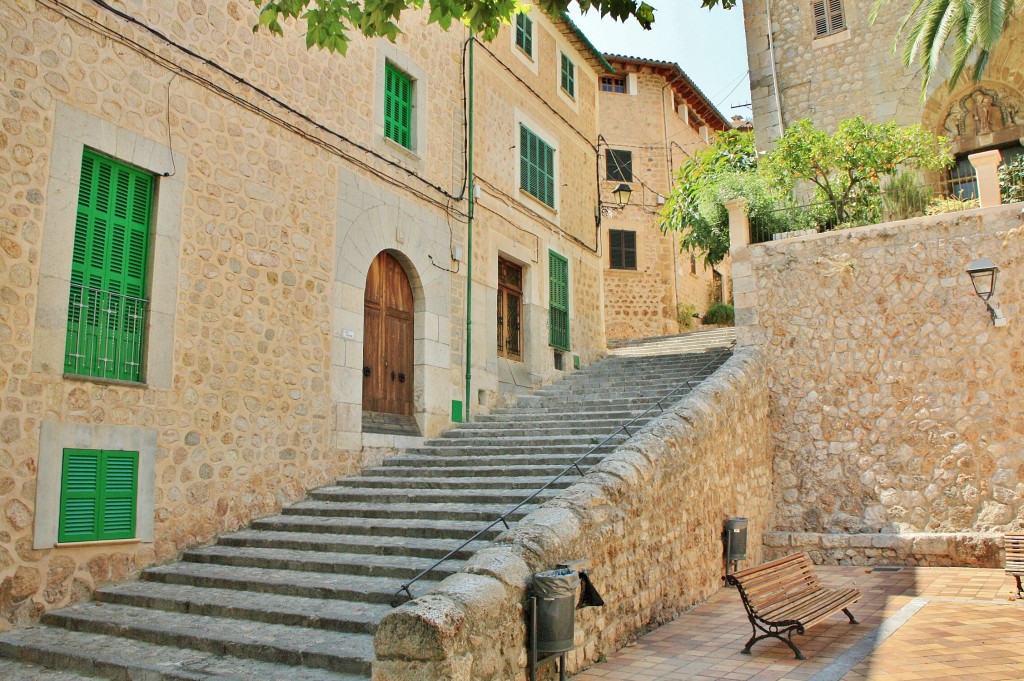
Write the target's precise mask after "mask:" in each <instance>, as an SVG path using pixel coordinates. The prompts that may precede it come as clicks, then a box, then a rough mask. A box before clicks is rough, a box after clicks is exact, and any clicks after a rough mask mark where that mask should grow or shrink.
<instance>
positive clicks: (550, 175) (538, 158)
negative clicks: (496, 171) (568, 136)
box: [519, 123, 555, 208]
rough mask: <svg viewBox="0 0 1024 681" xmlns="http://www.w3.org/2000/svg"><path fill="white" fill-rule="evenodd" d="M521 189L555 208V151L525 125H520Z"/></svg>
mask: <svg viewBox="0 0 1024 681" xmlns="http://www.w3.org/2000/svg"><path fill="white" fill-rule="evenodd" d="M519 188H520V189H522V190H523V191H525V192H526V193H528V194H531V195H532V196H534V197H536V198H537V199H539V200H540V201H542V202H544V203H545V204H547V205H548V206H550V207H551V208H554V207H555V150H554V148H553V147H552V146H551V145H549V144H548V143H547V142H545V141H544V140H543V139H541V138H540V137H539V136H538V135H537V134H536V133H534V132H533V131H532V130H530V129H529V128H527V127H526V126H525V125H523V124H521V123H520V125H519Z"/></svg>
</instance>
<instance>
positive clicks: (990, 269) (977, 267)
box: [967, 258, 1006, 326]
mask: <svg viewBox="0 0 1024 681" xmlns="http://www.w3.org/2000/svg"><path fill="white" fill-rule="evenodd" d="M998 273H999V267H997V266H996V264H995V263H994V262H992V258H978V259H977V260H972V261H971V264H969V265H968V266H967V274H969V275H971V284H973V285H974V292H975V293H977V294H978V297H979V298H981V299H982V301H984V303H985V307H987V308H988V313H989V314H990V315H992V323H993V324H995V325H996V326H1006V317H1004V316H1003V313H1002V311H1001V310H1000V309H999V305H993V304H991V303H989V302H988V301H989V299H990V298H992V296H993V295H995V292H996V275H997V274H998Z"/></svg>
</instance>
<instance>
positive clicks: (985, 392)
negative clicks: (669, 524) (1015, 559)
mask: <svg viewBox="0 0 1024 681" xmlns="http://www.w3.org/2000/svg"><path fill="white" fill-rule="evenodd" d="M1021 207H1022V204H1014V205H1011V206H1003V207H997V208H990V209H982V210H974V211H970V212H964V213H956V214H949V215H942V216H935V217H927V218H918V219H914V220H909V221H904V222H899V223H891V224H886V225H877V226H871V227H862V228H859V229H851V230H843V231H838V232H832V233H828V234H821V235H815V236H810V237H802V238H797V239H791V240H785V241H781V242H775V243H771V244H760V245H756V246H752V247H749V248H748V249H746V250H747V251H748V253H747V254H746V255H744V256H742V260H743V261H745V262H741V258H740V257H737V256H735V255H734V271H737V268H738V270H739V271H740V272H741V273H743V274H744V276H745V277H746V279H745V280H744V281H740V280H737V283H736V286H737V291H738V292H739V291H741V290H743V291H744V293H743V294H742V295H741V294H739V293H738V294H737V300H738V302H739V299H740V298H746V297H747V296H750V299H751V300H753V301H756V303H755V305H754V307H755V308H756V309H753V310H750V309H748V310H746V311H744V313H743V314H742V315H741V318H740V320H739V323H741V324H743V323H744V322H746V325H745V326H743V327H742V328H740V329H739V330H738V334H739V337H740V342H741V343H742V344H756V345H761V346H762V347H763V348H764V351H765V353H766V359H767V361H766V366H767V367H768V382H769V386H770V390H771V399H772V420H771V427H772V439H773V442H774V446H775V450H776V454H775V490H776V494H777V495H778V498H777V499H776V510H775V520H776V527H775V529H776V530H777V531H776V532H775V533H773V534H770V535H769V536H768V537H767V542H768V543H769V544H770V545H771V551H770V553H772V554H778V553H786V552H790V551H792V550H793V549H804V550H809V551H812V552H815V557H816V558H817V559H818V560H819V561H820V562H854V563H865V562H866V563H887V562H898V563H909V564H922V565H944V564H945V565H948V564H959V565H989V566H995V565H997V564H999V561H998V558H999V556H998V552H999V545H1000V539H1001V535H999V534H997V533H1002V532H1004V531H1009V530H1017V531H1019V530H1021V529H1024V517H1022V514H1024V438H1022V437H1021V436H1022V434H1024V418H1022V417H1024V400H1022V393H1024V338H1022V336H1024V319H1022V314H1024V286H1022V282H1024V222H1022V213H1021ZM737 255H738V254H737ZM981 256H988V257H991V258H992V259H993V260H995V261H996V263H997V264H998V265H999V266H1000V267H1001V268H1002V269H1001V271H1000V273H999V277H998V291H997V298H998V301H999V303H1000V305H1001V306H1002V309H1003V311H1004V312H1005V313H1006V316H1007V317H1008V319H1009V325H1008V326H1007V327H1005V328H996V327H994V326H993V324H992V321H991V320H990V318H989V315H988V312H987V311H986V309H985V306H984V304H983V303H982V301H981V300H979V299H978V298H977V296H975V294H974V290H973V288H972V286H971V283H970V278H969V277H968V275H967V274H966V273H965V272H964V267H965V266H966V265H967V263H968V262H970V261H971V260H972V259H974V258H977V257H981ZM748 291H749V293H747V292H748Z"/></svg>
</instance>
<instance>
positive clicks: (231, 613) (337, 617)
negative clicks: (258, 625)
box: [96, 582, 391, 634]
mask: <svg viewBox="0 0 1024 681" xmlns="http://www.w3.org/2000/svg"><path fill="white" fill-rule="evenodd" d="M96 600H98V601H100V602H102V603H114V604H117V605H130V606H134V607H139V608H153V609H158V610H165V611H169V612H182V613H189V614H192V615H205V616H208V617H221V618H228V619H239V620H248V621H252V622H265V623H268V624H287V625H290V626H296V627H312V628H313V629H325V630H328V631H344V632H349V633H364V634H372V633H373V632H374V630H375V629H376V627H377V624H378V623H379V622H380V620H381V618H383V617H384V615H386V614H387V613H389V612H390V611H391V607H390V606H387V605H382V604H373V603H353V602H351V601H342V600H337V599H333V600H323V599H319V598H306V597H301V596H283V595H279V594H267V593H260V592H256V591H238V590H235V589H216V588H208V587H198V586H192V585H185V584H161V583H159V582H129V583H128V584H121V585H118V586H111V587H105V588H103V589H99V590H98V591H97V592H96Z"/></svg>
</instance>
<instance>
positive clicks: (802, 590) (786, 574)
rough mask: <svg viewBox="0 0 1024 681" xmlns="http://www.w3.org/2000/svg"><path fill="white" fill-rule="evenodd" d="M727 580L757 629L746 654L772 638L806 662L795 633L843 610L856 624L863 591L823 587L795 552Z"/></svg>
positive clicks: (802, 556) (803, 557)
mask: <svg viewBox="0 0 1024 681" xmlns="http://www.w3.org/2000/svg"><path fill="white" fill-rule="evenodd" d="M1022 539H1024V536H1022ZM1022 546H1024V542H1022ZM727 579H728V581H729V583H730V584H733V585H735V586H736V588H738V589H739V591H740V595H741V596H742V597H743V605H744V607H745V608H746V610H747V617H748V619H749V620H750V624H751V627H752V628H753V629H754V635H753V636H752V637H751V639H750V640H749V641H748V642H747V645H746V647H745V648H744V650H743V652H744V653H749V652H750V647H751V646H752V645H753V644H754V643H756V642H757V641H759V640H761V639H763V638H766V637H769V636H770V637H774V638H778V639H780V640H781V641H783V642H784V643H786V644H787V645H789V647H790V648H792V649H793V652H794V653H796V656H797V658H798V659H804V658H803V654H802V653H801V652H800V649H799V648H797V647H796V645H794V644H793V642H792V640H791V639H792V635H793V632H794V631H795V632H798V633H801V634H802V633H803V632H804V629H806V628H808V627H811V626H813V625H814V624H817V623H818V622H820V621H822V620H824V619H826V618H828V617H831V616H832V615H834V614H836V613H837V612H839V611H840V610H842V611H843V612H845V613H846V615H847V616H848V617H849V618H850V622H852V623H854V624H856V620H855V619H854V618H853V615H852V614H851V613H850V611H849V610H848V607H849V606H850V605H852V604H854V603H856V602H857V601H858V600H860V592H859V591H858V590H857V589H853V588H846V589H830V588H827V587H825V586H823V585H822V584H821V582H819V581H818V576H817V575H816V574H815V572H814V566H813V564H812V563H811V559H810V558H809V557H808V556H807V554H805V553H795V554H792V555H789V556H785V557H783V558H778V559H776V560H773V561H769V562H767V563H764V564H762V565H757V566H754V567H752V568H747V569H746V570H740V571H739V572H734V573H732V574H731V575H728V576H727ZM759 629H760V631H762V632H764V634H763V635H761V636H759V635H758V630H759ZM782 634H788V636H789V638H783V636H782Z"/></svg>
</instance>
